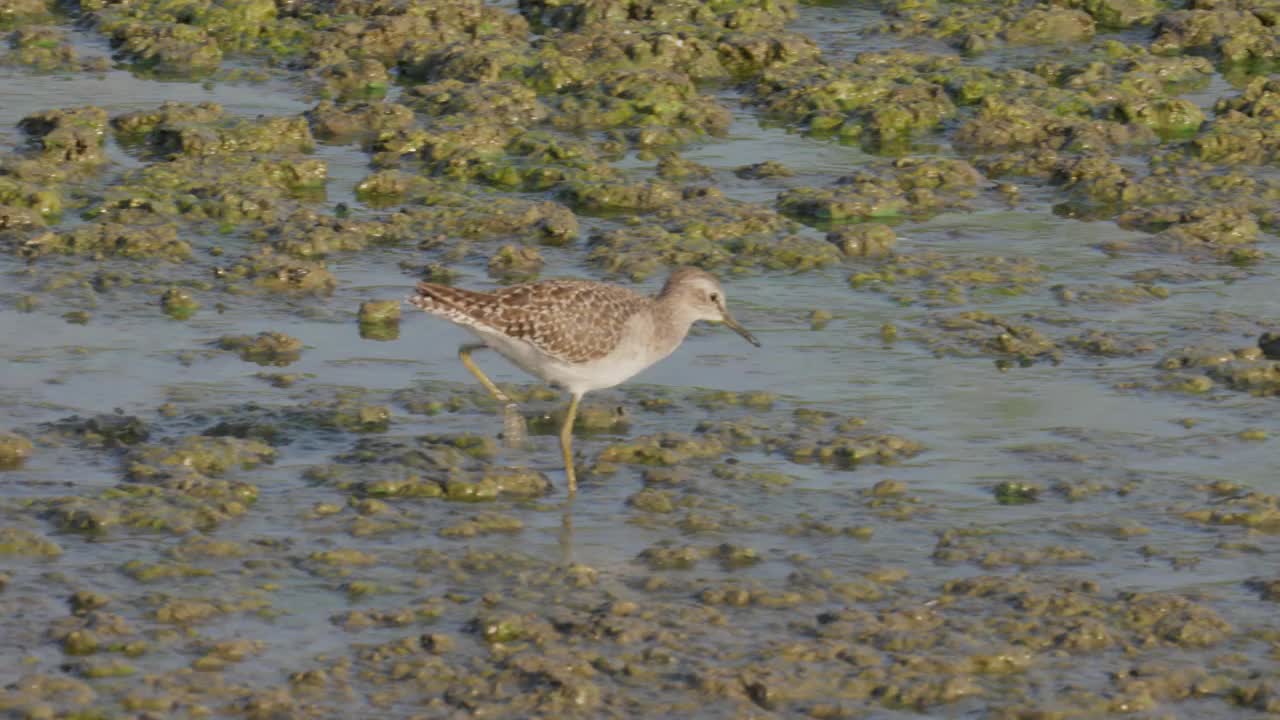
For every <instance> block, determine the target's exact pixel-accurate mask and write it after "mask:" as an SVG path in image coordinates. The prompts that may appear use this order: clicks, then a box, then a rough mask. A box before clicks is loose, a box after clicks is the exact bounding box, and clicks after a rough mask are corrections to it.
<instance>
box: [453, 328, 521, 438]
mask: <svg viewBox="0 0 1280 720" xmlns="http://www.w3.org/2000/svg"><path fill="white" fill-rule="evenodd" d="M484 349H486V346H484V345H463V346H462V347H460V348H458V359H459V360H461V361H462V364H463V365H464V366H465V367H466V368H467V370H470V371H471V374H472V375H475V376H476V379H477V380H479V381H480V384H481V385H483V386H484V389H485V390H488V391H489V394H490V395H492V396H493V399H494V400H497V401H498V404H499V405H501V406H502V439H503V442H504V443H505V444H506V446H507V447H511V448H518V447H520V446H522V445H524V442H525V439H526V438H527V437H528V431H527V430H526V429H525V423H524V416H522V415H521V414H520V408H519V407H517V406H516V404H515V402H513V401H512V400H511V398H510V397H509V396H508V395H507V394H506V393H504V392H502V390H501V389H500V388H499V387H498V386H497V385H495V384H494V383H493V381H492V380H490V379H489V376H488V375H485V374H484V371H483V370H481V369H480V366H479V365H476V361H475V360H472V359H471V353H473V352H475V351H476V350H484Z"/></svg>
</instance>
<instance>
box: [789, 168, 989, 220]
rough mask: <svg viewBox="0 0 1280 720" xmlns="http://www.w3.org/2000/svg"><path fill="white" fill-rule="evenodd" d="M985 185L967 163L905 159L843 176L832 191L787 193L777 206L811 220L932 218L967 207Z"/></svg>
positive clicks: (803, 190)
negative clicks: (968, 200)
mask: <svg viewBox="0 0 1280 720" xmlns="http://www.w3.org/2000/svg"><path fill="white" fill-rule="evenodd" d="M982 182H983V177H982V174H981V173H980V172H978V170H977V169H976V168H974V167H973V166H972V165H970V164H969V163H967V162H965V161H963V160H952V159H942V158H937V159H916V158H903V159H901V160H896V161H893V162H891V163H878V164H874V165H872V166H870V167H868V169H866V170H864V171H860V172H858V173H855V174H853V175H847V176H845V177H842V178H840V179H838V180H837V181H836V183H835V185H834V186H833V187H831V188H809V187H805V188H794V189H791V190H787V191H785V192H782V193H780V194H779V195H778V203H777V204H778V209H779V210H781V211H782V212H784V213H786V214H788V215H792V216H794V217H797V218H799V219H801V220H804V221H806V222H851V221H866V220H873V219H879V218H888V217H898V216H914V217H929V216H931V215H933V214H936V213H938V212H941V211H943V210H945V209H948V208H956V207H964V201H965V200H967V199H968V198H972V197H974V196H975V195H976V189H977V188H978V187H979V185H980V183H982Z"/></svg>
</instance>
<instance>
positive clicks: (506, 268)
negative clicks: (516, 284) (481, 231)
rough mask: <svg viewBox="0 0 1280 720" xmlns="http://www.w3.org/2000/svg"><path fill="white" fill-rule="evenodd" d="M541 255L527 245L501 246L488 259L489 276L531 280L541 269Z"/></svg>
mask: <svg viewBox="0 0 1280 720" xmlns="http://www.w3.org/2000/svg"><path fill="white" fill-rule="evenodd" d="M543 262H544V261H543V259H542V253H540V252H538V249H537V248H535V247H529V246H527V245H503V246H502V247H500V248H498V250H497V252H495V253H494V254H493V255H492V256H491V257H490V258H489V274H490V275H492V276H494V277H500V278H506V279H521V280H524V279H531V278H534V277H536V276H537V274H538V271H540V270H541V269H542V264H543Z"/></svg>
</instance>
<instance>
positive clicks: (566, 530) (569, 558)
mask: <svg viewBox="0 0 1280 720" xmlns="http://www.w3.org/2000/svg"><path fill="white" fill-rule="evenodd" d="M575 497H576V494H571V495H569V497H568V499H566V500H565V501H564V507H563V508H561V510H560V564H561V565H562V566H564V567H568V566H570V565H572V564H573V502H574V498H575Z"/></svg>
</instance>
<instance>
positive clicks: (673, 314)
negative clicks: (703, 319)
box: [649, 293, 696, 357]
mask: <svg viewBox="0 0 1280 720" xmlns="http://www.w3.org/2000/svg"><path fill="white" fill-rule="evenodd" d="M649 313H650V315H651V316H652V318H653V329H654V339H655V340H656V345H657V346H658V347H657V350H658V352H659V353H660V354H661V356H662V357H666V356H667V355H669V354H671V352H672V351H673V350H675V349H676V348H677V347H679V346H680V343H682V342H684V338H685V336H686V335H688V334H689V328H690V327H692V326H693V323H694V322H695V320H696V318H695V317H694V314H693V313H692V312H690V311H689V306H688V304H686V303H683V302H680V300H679V299H678V298H676V297H674V296H672V295H668V294H666V293H662V294H659V295H658V296H657V297H655V298H654V299H653V303H652V304H651V305H650V306H649Z"/></svg>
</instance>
